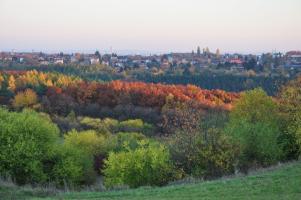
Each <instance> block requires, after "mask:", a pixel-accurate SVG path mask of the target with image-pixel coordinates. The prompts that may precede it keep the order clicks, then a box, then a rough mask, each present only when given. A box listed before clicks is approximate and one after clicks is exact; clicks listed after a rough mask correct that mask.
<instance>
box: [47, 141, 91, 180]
mask: <svg viewBox="0 0 301 200" xmlns="http://www.w3.org/2000/svg"><path fill="white" fill-rule="evenodd" d="M48 162H50V163H53V166H51V170H50V174H49V176H50V181H51V182H55V183H56V184H57V185H58V186H66V185H67V186H78V185H81V184H92V183H93V182H94V181H95V178H96V173H95V171H94V169H93V156H91V155H89V154H88V153H87V152H85V151H84V150H82V149H80V148H76V147H75V146H72V145H65V144H64V145H59V146H57V147H56V150H55V154H54V155H53V157H51V159H50V160H49V161H48Z"/></svg>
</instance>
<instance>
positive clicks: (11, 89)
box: [7, 75, 16, 92]
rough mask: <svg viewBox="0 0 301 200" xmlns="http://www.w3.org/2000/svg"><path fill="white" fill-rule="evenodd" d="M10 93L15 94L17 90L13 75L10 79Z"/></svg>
mask: <svg viewBox="0 0 301 200" xmlns="http://www.w3.org/2000/svg"><path fill="white" fill-rule="evenodd" d="M7 88H8V89H9V90H10V91H12V92H14V91H15V90H16V79H15V77H14V76H13V75H11V76H10V77H9V79H8V87H7Z"/></svg>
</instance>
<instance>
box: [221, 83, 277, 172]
mask: <svg viewBox="0 0 301 200" xmlns="http://www.w3.org/2000/svg"><path fill="white" fill-rule="evenodd" d="M277 109H278V108H277V104H276V103H275V102H274V101H273V99H272V98H271V97H269V96H267V95H266V93H265V92H264V91H263V90H262V89H255V90H252V91H248V92H245V93H243V94H242V96H241V98H240V99H239V100H238V101H237V102H236V104H235V105H234V109H233V111H232V112H231V113H230V121H229V123H228V125H227V133H228V134H229V135H230V136H231V137H232V139H233V141H234V142H235V143H237V144H238V145H239V146H240V156H239V161H238V162H239V163H238V164H239V167H240V169H242V170H243V171H246V170H247V169H248V168H250V167H257V166H268V165H270V164H273V163H275V162H276V161H278V160H279V159H280V157H281V153H282V152H281V146H280V145H279V143H278V139H279V136H280V127H279V115H278V112H277Z"/></svg>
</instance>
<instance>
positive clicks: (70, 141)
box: [65, 130, 108, 173]
mask: <svg viewBox="0 0 301 200" xmlns="http://www.w3.org/2000/svg"><path fill="white" fill-rule="evenodd" d="M106 140H107V138H106V137H105V136H103V135H98V134H97V133H96V132H95V131H93V130H88V131H82V132H77V131H75V130H72V131H71V132H69V133H68V134H67V135H65V145H66V146H68V147H73V148H75V149H80V150H82V151H84V152H85V153H87V154H88V155H89V156H91V157H92V158H94V169H95V170H96V171H97V172H98V173H99V169H100V168H103V160H104V158H106V156H107V150H108V149H107V146H108V145H107V144H106V143H107V142H106Z"/></svg>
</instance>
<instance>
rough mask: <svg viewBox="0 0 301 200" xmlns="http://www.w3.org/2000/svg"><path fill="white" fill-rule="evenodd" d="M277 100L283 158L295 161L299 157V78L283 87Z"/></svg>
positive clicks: (300, 131) (300, 123) (300, 96)
mask: <svg viewBox="0 0 301 200" xmlns="http://www.w3.org/2000/svg"><path fill="white" fill-rule="evenodd" d="M278 99H279V104H280V113H281V117H282V118H281V119H282V123H281V125H282V137H281V140H283V141H284V145H283V150H284V151H285V158H286V159H296V158H298V157H299V156H300V155H301V76H300V77H299V78H297V79H296V80H293V81H291V82H289V83H288V84H287V85H285V86H284V87H283V88H282V89H281V91H280V93H279V94H278Z"/></svg>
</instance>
